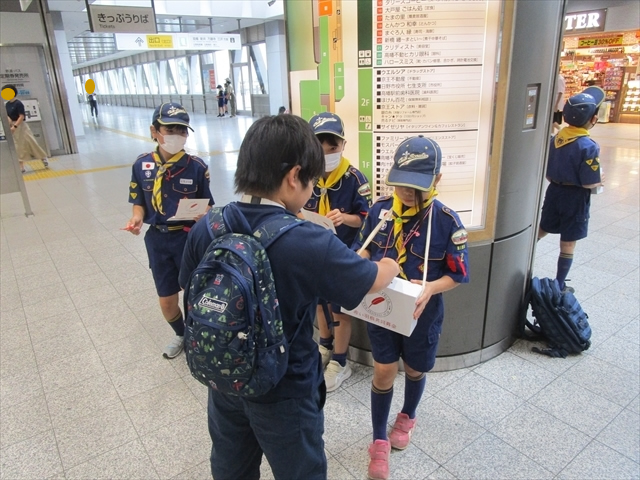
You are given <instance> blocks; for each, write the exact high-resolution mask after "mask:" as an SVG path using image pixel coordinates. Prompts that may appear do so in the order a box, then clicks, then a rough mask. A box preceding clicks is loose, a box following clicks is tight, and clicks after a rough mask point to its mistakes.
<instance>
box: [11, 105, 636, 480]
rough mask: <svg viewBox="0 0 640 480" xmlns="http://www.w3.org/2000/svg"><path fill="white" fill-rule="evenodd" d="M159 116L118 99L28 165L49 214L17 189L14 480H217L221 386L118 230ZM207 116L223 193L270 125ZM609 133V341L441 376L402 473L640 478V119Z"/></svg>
mask: <svg viewBox="0 0 640 480" xmlns="http://www.w3.org/2000/svg"><path fill="white" fill-rule="evenodd" d="M150 115H151V112H150V111H148V110H143V109H133V108H115V107H101V110H100V125H101V127H99V126H98V125H97V124H95V123H92V122H91V120H90V119H87V125H86V128H87V135H86V137H85V138H84V139H82V140H80V141H79V145H80V148H81V153H80V154H77V155H71V156H68V157H61V158H56V159H54V160H53V161H52V162H51V170H52V171H53V172H58V173H59V174H60V176H55V177H52V178H47V176H46V175H43V176H42V177H39V176H38V175H39V174H38V173H34V172H32V171H29V172H28V173H27V174H26V178H27V179H28V180H31V181H28V182H27V189H28V191H29V196H30V199H31V204H32V207H33V211H34V212H35V216H33V217H29V218H25V217H24V215H23V214H22V210H21V203H20V197H19V196H17V195H15V194H12V195H9V196H6V195H5V196H3V197H2V199H1V200H2V201H1V203H0V209H1V214H2V221H1V227H0V247H1V250H0V254H1V256H0V259H1V264H0V266H1V274H0V275H1V276H0V280H1V284H0V286H1V294H2V298H1V316H0V335H1V336H0V353H1V358H0V360H1V362H0V366H1V371H0V409H1V417H0V418H1V422H0V478H1V479H11V480H13V479H49V478H50V479H94V478H100V479H152V478H162V479H169V478H179V479H205V478H210V475H209V465H208V456H209V446H210V443H209V442H210V441H209V437H208V434H207V428H206V410H205V406H206V390H205V388H204V387H202V386H201V385H200V384H198V383H197V382H195V381H194V380H192V378H191V377H190V375H189V373H188V371H187V368H186V365H185V363H184V361H183V359H184V357H182V356H181V357H179V358H178V359H176V360H174V361H167V360H164V359H163V358H162V357H161V349H162V347H163V346H164V344H165V343H166V341H167V340H168V339H169V337H170V335H171V332H170V329H169V328H168V326H167V325H166V324H165V322H164V321H163V320H162V317H161V314H160V311H159V308H158V306H157V300H156V294H155V290H154V288H153V282H152V280H151V275H150V273H149V271H148V269H147V260H146V253H145V250H144V243H143V241H142V238H141V237H134V236H132V235H130V234H128V233H126V232H122V231H120V230H119V228H120V227H122V226H124V225H125V223H126V221H127V219H128V218H129V214H130V207H129V205H128V204H127V184H128V181H129V173H130V171H129V169H128V168H127V167H126V165H130V164H131V162H132V161H133V159H134V158H135V157H136V156H137V155H138V154H139V153H141V152H144V151H148V150H149V149H150V148H151V147H152V144H151V143H150V142H149V140H148V139H147V138H148V118H149V117H150ZM193 117H194V121H193V123H194V124H195V125H197V126H198V127H197V128H196V133H195V135H193V136H192V138H193V140H190V143H189V144H188V145H189V146H191V147H192V148H193V149H195V150H197V151H199V152H201V153H200V155H201V156H203V157H204V158H205V160H207V161H208V162H209V163H210V168H211V178H212V190H213V192H214V196H215V199H216V201H217V203H218V204H224V203H226V202H228V201H230V200H232V199H234V198H235V196H234V194H233V171H234V165H235V160H236V156H237V150H238V148H239V144H240V141H241V138H242V135H243V133H244V132H245V131H246V129H247V128H248V127H249V125H250V124H251V122H252V119H250V118H247V117H238V118H235V119H229V118H225V119H218V118H216V117H211V116H209V117H205V116H204V115H194V116H193ZM125 132H127V133H125ZM593 134H594V137H595V138H596V139H597V140H598V141H599V142H600V144H601V145H602V156H601V158H602V161H603V165H604V166H605V171H606V175H607V179H608V180H607V186H606V190H605V193H604V194H603V195H600V196H598V197H594V199H593V208H592V219H591V229H590V235H589V238H588V239H587V240H585V241H581V242H579V244H578V248H577V251H576V256H575V262H574V267H573V269H572V271H571V274H570V277H571V278H572V282H571V284H572V285H573V286H574V287H575V288H576V291H577V293H576V295H577V296H578V298H579V299H580V300H581V302H582V305H583V307H584V308H585V310H586V311H587V312H588V313H589V317H590V322H591V325H592V327H593V331H594V333H593V346H592V348H591V349H590V350H588V351H586V352H585V353H584V354H582V355H579V356H573V357H570V358H567V359H564V360H563V359H551V358H547V357H542V356H539V355H537V354H533V353H530V351H529V350H530V346H531V345H530V344H527V343H524V342H520V341H518V342H516V343H515V344H514V345H513V346H512V347H511V348H510V349H509V350H508V351H507V352H505V353H504V354H502V355H500V356H498V357H497V358H495V359H493V360H491V361H489V362H487V363H485V364H482V365H478V366H476V367H473V368H468V369H464V370H457V371H452V372H445V373H432V374H429V375H428V382H427V389H426V393H425V395H424V398H423V400H422V403H421V405H420V407H419V423H418V427H417V430H416V432H415V434H414V436H413V439H412V443H411V445H410V446H409V448H407V449H406V450H405V451H403V452H394V453H393V454H392V456H391V471H392V472H391V476H392V478H393V479H396V480H400V479H412V480H413V479H427V478H434V479H452V478H461V479H481V478H482V479H515V478H520V479H538V478H540V479H547V478H548V479H551V478H559V479H615V480H618V479H628V478H636V479H637V478H640V397H639V393H640V381H639V378H640V334H639V330H638V325H639V318H638V313H639V312H638V305H639V304H638V299H639V295H638V291H639V280H638V272H639V268H638V266H639V259H638V258H639V256H638V247H639V243H640V242H639V236H638V235H639V225H638V224H639V221H638V212H639V205H638V193H639V188H638V187H639V182H638V171H639V168H640V166H639V164H638V163H639V160H638V158H639V150H640V146H639V139H640V130H639V127H638V126H637V125H613V124H609V125H598V126H597V127H596V129H595V130H594V132H593ZM106 167H109V168H106ZM34 168H39V167H38V165H34ZM557 241H558V239H557V237H550V238H547V239H545V240H543V241H541V242H540V244H539V245H538V249H537V255H536V264H535V274H536V275H538V276H553V275H554V274H555V261H556V257H557V252H558V247H557ZM354 370H355V372H354V375H353V376H352V377H351V378H350V379H349V380H348V381H347V382H346V384H345V385H344V386H343V387H342V388H340V389H339V390H338V391H336V392H335V393H333V394H330V396H329V398H328V401H327V406H326V411H325V416H326V432H325V441H326V451H327V457H328V459H329V477H330V478H331V479H363V478H366V467H367V453H366V447H367V444H368V443H369V442H370V436H371V426H370V420H369V416H370V413H369V390H370V382H371V376H372V369H371V368H369V367H364V366H359V365H357V366H355V367H354ZM402 390H403V378H402V376H401V375H400V376H399V377H398V381H397V385H396V392H402ZM400 397H401V395H400V394H398V395H397V397H396V399H395V400H394V404H393V406H392V415H393V414H394V413H395V411H397V409H399V407H400V401H401V399H400ZM238 461H241V459H238ZM263 471H264V477H265V478H271V473H270V470H269V468H268V465H266V463H265V465H264V467H263ZM240 480H241V479H240Z"/></svg>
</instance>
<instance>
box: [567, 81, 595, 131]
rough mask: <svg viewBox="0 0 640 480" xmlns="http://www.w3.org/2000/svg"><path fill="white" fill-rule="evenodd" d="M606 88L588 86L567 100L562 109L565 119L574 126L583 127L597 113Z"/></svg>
mask: <svg viewBox="0 0 640 480" xmlns="http://www.w3.org/2000/svg"><path fill="white" fill-rule="evenodd" d="M604 96H605V93H604V90H602V89H601V88H600V87H588V88H585V89H584V90H583V91H582V92H580V93H578V94H576V95H574V96H573V97H571V98H569V100H567V103H565V104H564V108H563V109H562V116H563V117H564V121H565V122H567V123H568V124H569V125H573V126H574V127H581V126H583V125H584V124H585V123H587V122H588V121H589V120H591V119H592V118H593V116H594V115H595V114H596V110H597V109H598V107H599V106H600V104H601V103H602V102H603V100H604Z"/></svg>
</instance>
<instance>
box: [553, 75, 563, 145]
mask: <svg viewBox="0 0 640 480" xmlns="http://www.w3.org/2000/svg"><path fill="white" fill-rule="evenodd" d="M565 89H566V82H565V80H564V77H563V76H562V74H561V73H560V72H558V79H557V80H556V94H555V96H554V97H553V101H554V103H553V134H554V135H555V134H556V133H558V130H560V127H561V126H562V107H564V91H565Z"/></svg>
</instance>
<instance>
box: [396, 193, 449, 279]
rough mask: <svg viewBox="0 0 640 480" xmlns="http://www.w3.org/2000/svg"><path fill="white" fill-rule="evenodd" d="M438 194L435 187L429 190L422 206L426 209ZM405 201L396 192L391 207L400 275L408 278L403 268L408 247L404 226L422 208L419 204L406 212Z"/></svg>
mask: <svg viewBox="0 0 640 480" xmlns="http://www.w3.org/2000/svg"><path fill="white" fill-rule="evenodd" d="M436 195H438V191H437V190H436V189H435V188H432V189H431V190H430V191H429V196H428V197H427V199H426V200H425V201H424V202H423V203H422V208H423V209H425V208H427V207H428V206H429V205H431V204H432V203H433V200H434V199H435V198H436ZM403 208H406V207H405V206H404V203H402V200H400V197H398V195H397V194H396V193H395V192H394V193H393V206H392V207H391V209H392V210H393V218H394V220H393V237H394V238H395V239H396V240H395V247H396V250H397V251H398V259H397V262H398V265H400V276H401V277H402V278H404V279H405V280H407V275H406V274H405V273H404V270H403V269H402V264H403V263H404V262H406V261H407V248H406V245H405V242H404V236H403V235H402V227H403V225H404V224H405V223H407V222H409V220H411V219H412V218H413V217H414V216H415V215H416V214H417V213H418V212H419V211H420V210H419V209H418V207H417V206H414V207H410V208H407V209H406V210H405V211H404V212H403V211H402V209H403ZM416 220H417V219H416Z"/></svg>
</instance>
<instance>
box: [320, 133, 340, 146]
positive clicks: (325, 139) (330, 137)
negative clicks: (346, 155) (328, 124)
mask: <svg viewBox="0 0 640 480" xmlns="http://www.w3.org/2000/svg"><path fill="white" fill-rule="evenodd" d="M316 137H317V138H318V141H319V142H320V143H328V144H329V145H331V146H332V147H338V146H340V143H338V140H341V138H340V137H337V136H336V135H334V134H333V133H319V134H317V135H316ZM343 141H344V140H343Z"/></svg>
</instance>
